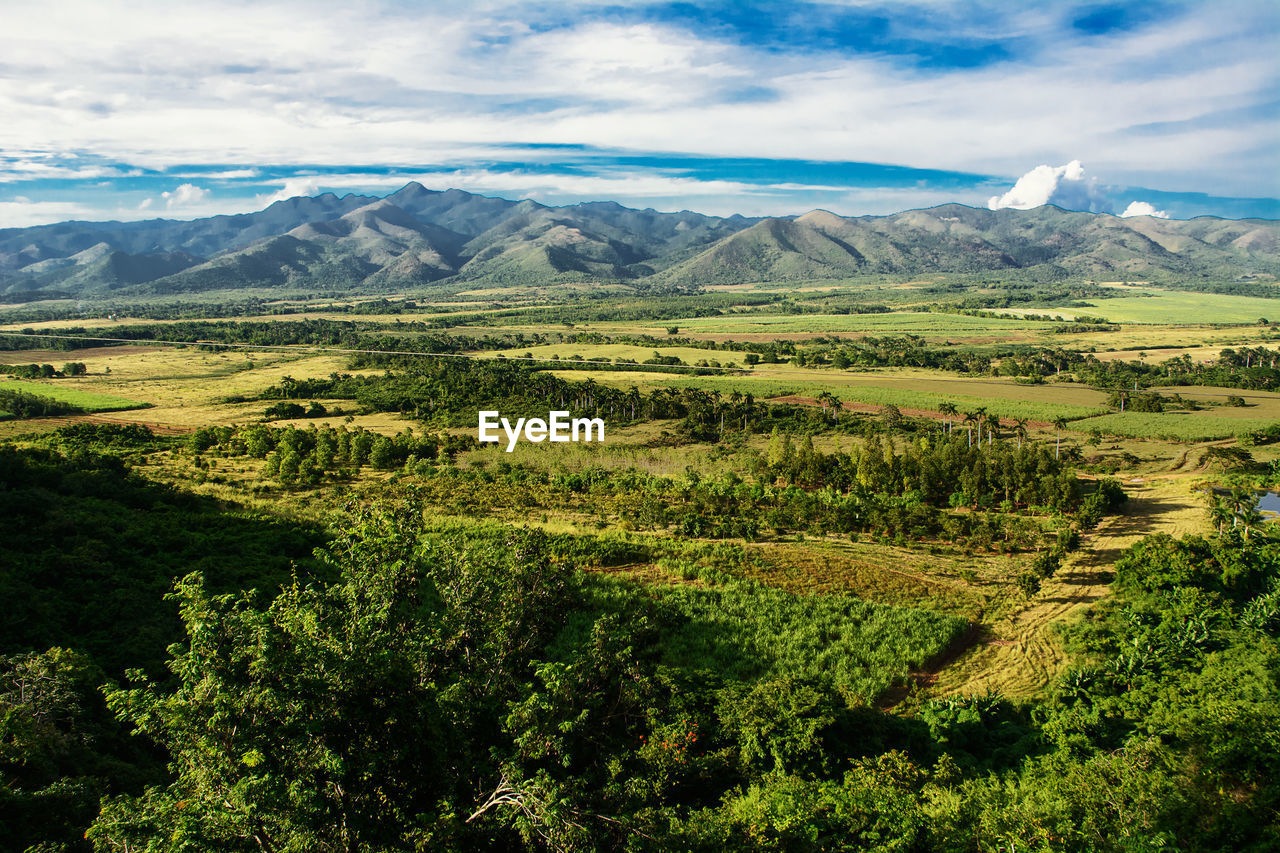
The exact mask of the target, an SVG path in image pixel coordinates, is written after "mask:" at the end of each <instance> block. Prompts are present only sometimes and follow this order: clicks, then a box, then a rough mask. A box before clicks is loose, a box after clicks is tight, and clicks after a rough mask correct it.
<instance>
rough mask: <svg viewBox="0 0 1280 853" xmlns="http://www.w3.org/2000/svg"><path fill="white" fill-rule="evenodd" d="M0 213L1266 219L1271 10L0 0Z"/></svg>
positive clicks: (1218, 5)
mask: <svg viewBox="0 0 1280 853" xmlns="http://www.w3.org/2000/svg"><path fill="white" fill-rule="evenodd" d="M2 18H3V26H0V228H3V227H18V226H27V225H34V224H43V223H48V222H55V221H61V220H65V219H98V220H100V219H121V220H130V219H146V218H157V217H165V218H172V219H192V218H196V217H201V216H209V215H213V214H221V213H239V212H248V211H253V210H258V209H261V208H262V207H264V206H265V205H267V204H269V203H271V202H273V201H276V200H280V199H283V198H288V197H290V196H294V195H314V194H317V193H320V192H335V193H337V194H339V195H342V194H345V193H350V192H356V193H362V194H369V195H379V196H381V195H386V194H387V193H389V192H392V191H394V190H395V189H397V188H398V187H400V186H402V185H404V184H405V183H407V182H408V181H410V180H417V181H419V182H421V183H422V184H424V185H425V186H427V187H430V188H432V189H447V188H450V187H457V188H461V189H464V190H468V191H471V192H478V193H483V194H486V195H498V196H503V197H506V198H533V199H536V200H538V201H541V202H543V203H546V204H570V203H574V202H577V201H588V200H613V201H618V202H620V203H622V204H626V205H628V206H631V207H640V208H646V207H652V208H655V209H658V210H681V209H690V210H697V211H701V212H704V213H711V214H719V215H729V214H733V213H741V214H743V215H747V216H764V215H792V214H801V213H804V212H806V211H808V210H812V209H814V208H823V209H827V210H831V211H833V212H835V213H839V214H842V215H864V214H885V213H892V212H896V211H900V210H905V209H911V208H919V207H927V206H931V205H935V204H941V203H945V202H953V201H954V202H961V203H964V204H970V205H974V206H978V207H993V208H997V207H1021V208H1027V207H1035V206H1037V205H1040V204H1045V203H1053V204H1058V205H1059V206H1062V207H1068V208H1072V209H1081V210H1093V211H1096V212H1103V213H1113V214H1115V215H1153V216H1168V217H1173V218H1189V217H1192V216H1197V215H1204V214H1210V215H1217V216H1225V217H1230V218H1240V217H1246V216H1265V217H1269V218H1280V200H1278V199H1280V3H1278V2H1275V0H1211V1H1210V0H1202V2H1172V1H1171V0H1147V2H1136V3H1113V2H1102V3H1097V2H1067V1H1066V0H1050V2H1040V3H1034V4H1028V3H1019V2H998V3H997V2H977V1H976V0H975V2H966V0H955V2H946V0H923V2H910V0H827V2H805V0H797V1H796V2H754V0H738V2H727V1H726V2H643V0H634V2H628V0H619V2H614V3H599V2H587V0H559V2H555V1H554V0H544V2H516V0H505V1H504V0H474V2H469V3H457V2H407V0H400V2H379V0H344V2H341V3H331V2H326V0H307V2H262V0H257V1H256V2H226V0H206V1H205V2H198V3H195V2H193V3H172V2H152V1H151V0H130V2H127V3H126V2H116V1H115V0H93V2H61V0H49V2H42V3H17V2H13V0H10V2H6V3H5V4H4V9H3V15H2Z"/></svg>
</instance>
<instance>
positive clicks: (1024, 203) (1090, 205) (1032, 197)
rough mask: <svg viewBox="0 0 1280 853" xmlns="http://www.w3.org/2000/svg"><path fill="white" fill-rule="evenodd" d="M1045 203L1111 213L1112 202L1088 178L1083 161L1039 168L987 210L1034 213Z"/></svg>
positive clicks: (1068, 208)
mask: <svg viewBox="0 0 1280 853" xmlns="http://www.w3.org/2000/svg"><path fill="white" fill-rule="evenodd" d="M1044 204H1055V205H1057V206H1058V207H1061V208H1065V209H1066V210H1088V211H1092V212H1093V213H1110V212H1111V201H1110V200H1109V199H1108V198H1107V196H1106V194H1104V193H1103V192H1102V191H1101V190H1100V189H1098V184H1097V180H1096V179H1094V178H1086V177H1085V174H1084V166H1082V165H1081V164H1080V161H1079V160H1072V161H1071V162H1070V163H1068V164H1066V165H1065V166H1043V165H1042V166H1036V167H1035V168H1034V169H1032V170H1031V171H1030V172H1027V173H1026V174H1025V175H1023V176H1022V177H1021V178H1018V181H1017V183H1015V184H1014V185H1013V189H1011V190H1009V191H1008V192H1007V193H1005V194H1004V195H999V196H992V197H991V199H990V200H989V201H988V202H987V207H989V208H991V209H992V210H1000V209H1001V208H1005V207H1012V208H1015V209H1017V210H1030V209H1031V208H1033V207H1040V206H1041V205H1044Z"/></svg>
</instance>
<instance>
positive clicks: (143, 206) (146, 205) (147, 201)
mask: <svg viewBox="0 0 1280 853" xmlns="http://www.w3.org/2000/svg"><path fill="white" fill-rule="evenodd" d="M154 201H155V199H153V198H144V199H143V200H142V201H140V202H139V203H138V210H146V209H147V208H149V207H151V203H152V202H154Z"/></svg>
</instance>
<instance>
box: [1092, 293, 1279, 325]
mask: <svg viewBox="0 0 1280 853" xmlns="http://www.w3.org/2000/svg"><path fill="white" fill-rule="evenodd" d="M1116 292H1117V294H1133V295H1131V296H1130V295H1124V296H1117V297H1116V298H1115V299H1095V300H1090V301H1089V302H1087V303H1086V304H1087V305H1088V306H1090V307H1087V308H1080V307H1079V306H1076V307H1075V308H1074V309H1073V310H1074V311H1076V313H1080V314H1088V315H1092V316H1099V315H1101V316H1103V317H1106V318H1107V319H1108V320H1110V321H1111V322H1113V323H1141V324H1156V325H1168V324H1188V325H1195V324H1199V323H1232V324H1244V323H1256V322H1258V320H1259V319H1260V318H1268V319H1275V318H1277V317H1280V310H1278V309H1280V302H1277V301H1276V300H1274V299H1259V298H1256V297H1252V296H1229V295H1221V294H1216V293H1215V294H1207V293H1190V292H1187V291H1180V290H1154V289H1152V290H1141V289H1136V288H1124V289H1120V288H1117V289H1116Z"/></svg>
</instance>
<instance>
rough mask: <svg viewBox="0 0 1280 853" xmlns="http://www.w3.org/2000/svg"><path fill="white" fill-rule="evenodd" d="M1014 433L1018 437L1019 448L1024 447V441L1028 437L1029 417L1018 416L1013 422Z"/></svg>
mask: <svg viewBox="0 0 1280 853" xmlns="http://www.w3.org/2000/svg"><path fill="white" fill-rule="evenodd" d="M1013 434H1014V435H1016V436H1017V437H1018V449H1019V450H1021V449H1022V442H1023V441H1025V440H1026V437H1027V419H1026V418H1018V419H1017V420H1015V421H1014V422H1013Z"/></svg>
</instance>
